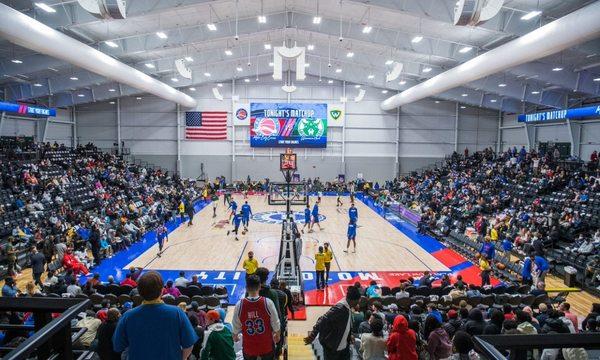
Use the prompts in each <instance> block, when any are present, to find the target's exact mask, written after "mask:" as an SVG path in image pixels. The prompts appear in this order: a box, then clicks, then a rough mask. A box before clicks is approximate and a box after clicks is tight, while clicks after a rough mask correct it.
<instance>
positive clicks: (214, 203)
mask: <svg viewBox="0 0 600 360" xmlns="http://www.w3.org/2000/svg"><path fill="white" fill-rule="evenodd" d="M210 200H211V201H212V208H213V216H212V217H213V218H216V217H217V205H219V194H217V193H216V192H214V193H213V194H212V196H211V197H210Z"/></svg>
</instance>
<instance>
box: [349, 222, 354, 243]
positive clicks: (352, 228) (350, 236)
mask: <svg viewBox="0 0 600 360" xmlns="http://www.w3.org/2000/svg"><path fill="white" fill-rule="evenodd" d="M355 237H356V223H353V222H352V223H350V224H348V238H349V239H353V238H355Z"/></svg>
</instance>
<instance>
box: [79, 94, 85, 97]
mask: <svg viewBox="0 0 600 360" xmlns="http://www.w3.org/2000/svg"><path fill="white" fill-rule="evenodd" d="M77 96H79V97H84V96H85V95H84V94H77Z"/></svg>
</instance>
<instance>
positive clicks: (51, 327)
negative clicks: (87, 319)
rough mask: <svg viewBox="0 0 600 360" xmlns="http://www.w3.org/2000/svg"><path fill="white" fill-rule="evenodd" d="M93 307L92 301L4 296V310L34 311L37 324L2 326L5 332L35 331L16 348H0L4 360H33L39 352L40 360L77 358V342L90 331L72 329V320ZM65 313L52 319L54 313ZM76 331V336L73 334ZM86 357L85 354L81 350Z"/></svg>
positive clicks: (0, 304) (1, 303)
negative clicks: (75, 345)
mask: <svg viewBox="0 0 600 360" xmlns="http://www.w3.org/2000/svg"><path fill="white" fill-rule="evenodd" d="M91 305H92V303H91V301H90V300H88V299H62V298H45V297H31V298H29V297H27V298H7V297H0V311H18V312H31V313H33V317H34V325H33V326H31V325H1V327H0V329H2V330H24V331H32V330H33V331H35V333H34V334H33V335H32V336H31V337H29V338H28V339H27V340H25V341H24V342H22V343H21V344H20V345H19V346H17V347H16V348H10V347H0V354H6V355H4V356H3V357H2V359H4V360H25V359H29V358H30V357H31V356H32V354H33V353H34V352H35V353H36V357H37V359H40V360H41V359H52V358H57V359H65V360H72V359H74V352H73V342H75V341H76V340H77V339H79V337H80V336H81V335H83V334H84V333H85V331H86V329H76V328H72V327H71V320H72V319H74V318H75V317H76V316H77V314H79V313H81V312H84V311H85V310H87V309H88V308H89V307H90V306H91ZM56 312H62V314H61V315H60V316H59V317H57V318H55V319H52V313H56ZM73 331H76V333H75V334H74V335H73V334H72V333H73ZM79 353H81V355H85V353H86V352H85V351H79Z"/></svg>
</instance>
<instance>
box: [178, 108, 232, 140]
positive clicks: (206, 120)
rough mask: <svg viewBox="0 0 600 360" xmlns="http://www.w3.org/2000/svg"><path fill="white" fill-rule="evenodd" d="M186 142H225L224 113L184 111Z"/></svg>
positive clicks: (225, 126) (225, 119)
mask: <svg viewBox="0 0 600 360" xmlns="http://www.w3.org/2000/svg"><path fill="white" fill-rule="evenodd" d="M185 138H186V139H187V140H227V112H226V111H186V112H185Z"/></svg>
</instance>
